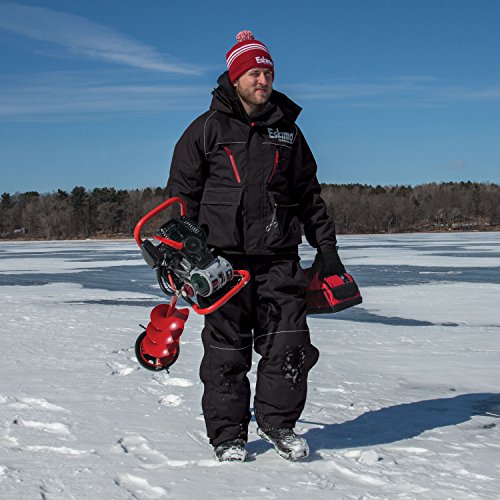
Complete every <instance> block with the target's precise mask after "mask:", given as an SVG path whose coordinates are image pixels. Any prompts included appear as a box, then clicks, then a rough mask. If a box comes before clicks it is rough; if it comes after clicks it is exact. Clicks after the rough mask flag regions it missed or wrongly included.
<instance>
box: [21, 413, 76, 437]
mask: <svg viewBox="0 0 500 500" xmlns="http://www.w3.org/2000/svg"><path fill="white" fill-rule="evenodd" d="M12 423H13V424H15V425H18V426H20V427H27V428H30V429H35V430H39V431H42V432H47V433H48V434H55V435H57V436H63V437H66V436H70V435H71V433H70V431H69V428H68V426H67V425H66V424H63V423H61V422H37V421H36V420H25V419H24V418H21V417H17V418H15V419H14V420H13V422H12Z"/></svg>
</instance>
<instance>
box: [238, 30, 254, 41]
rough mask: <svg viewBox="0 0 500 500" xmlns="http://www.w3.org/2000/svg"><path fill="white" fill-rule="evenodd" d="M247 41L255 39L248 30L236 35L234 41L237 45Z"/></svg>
mask: <svg viewBox="0 0 500 500" xmlns="http://www.w3.org/2000/svg"><path fill="white" fill-rule="evenodd" d="M247 40H255V37H254V36H253V33H252V32H251V31H250V30H243V31H240V32H239V33H238V34H237V35H236V41H237V42H238V43H241V42H245V41H247Z"/></svg>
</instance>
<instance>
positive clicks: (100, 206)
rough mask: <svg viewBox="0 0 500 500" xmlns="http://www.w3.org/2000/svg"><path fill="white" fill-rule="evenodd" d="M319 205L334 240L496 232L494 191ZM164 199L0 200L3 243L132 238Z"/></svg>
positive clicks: (341, 197)
mask: <svg viewBox="0 0 500 500" xmlns="http://www.w3.org/2000/svg"><path fill="white" fill-rule="evenodd" d="M322 197H323V199H324V200H325V203H326V205H327V208H328V212H329V213H330V214H331V215H332V216H333V217H334V218H335V222H336V226H337V232H338V233H339V234H349V233H351V234H352V233H391V232H419V231H448V230H462V231H464V230H482V231H484V230H500V186H499V185H498V184H492V183H476V182H470V181H469V182H459V183H456V182H446V183H440V184H438V183H429V184H421V185H418V186H413V187H412V186H369V185H364V184H322ZM165 199H166V190H165V189H164V188H159V187H158V188H145V189H131V190H124V189H115V188H112V187H111V188H109V187H104V188H95V189H92V190H89V189H86V188H84V187H82V186H76V187H74V188H73V189H72V190H71V191H69V192H68V191H63V190H61V189H58V190H57V191H55V192H52V193H44V194H40V193H38V192H36V191H28V192H25V193H15V194H10V193H3V194H2V195H1V198H0V237H1V238H4V239H12V238H23V239H48V240H49V239H50V240H52V239H78V238H99V237H103V238H104V237H130V236H132V234H133V230H134V227H135V225H136V223H137V221H138V220H139V219H140V218H141V217H142V216H143V215H144V214H146V213H147V212H148V211H149V210H151V209H152V208H153V207H155V206H157V205H159V204H160V203H161V202H162V201H164V200H165ZM152 227H153V226H152ZM146 229H147V228H146Z"/></svg>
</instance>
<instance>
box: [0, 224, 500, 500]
mask: <svg viewBox="0 0 500 500" xmlns="http://www.w3.org/2000/svg"><path fill="white" fill-rule="evenodd" d="M340 247H341V250H340V252H341V256H342V258H343V260H344V262H345V264H346V267H347V268H348V270H350V271H352V272H353V274H354V276H355V277H356V280H357V281H358V284H359V285H360V287H361V291H362V293H363V297H364V302H363V304H361V305H360V306H357V307H356V308H352V309H349V310H346V311H343V312H341V313H338V314H336V315H323V316H312V317H310V319H309V325H310V328H311V336H312V339H313V343H314V344H315V345H316V346H317V347H318V348H319V349H320V351H321V356H320V360H319V362H318V364H317V365H316V367H315V368H314V369H313V370H312V372H311V376H310V385H309V397H308V402H307V405H306V408H305V410H304V413H303V415H302V418H301V420H300V421H299V422H298V426H297V429H296V430H297V432H298V433H299V434H301V435H303V436H304V437H306V438H307V439H308V442H309V444H310V448H311V455H310V457H309V458H308V459H306V460H305V461H304V462H300V463H296V464H295V463H289V462H286V461H284V460H283V459H281V458H280V457H279V456H278V455H277V454H276V453H275V451H274V450H273V449H272V448H271V446H270V445H269V444H268V443H265V442H264V441H262V440H261V439H259V438H258V436H257V435H256V425H255V422H254V421H252V422H251V427H250V442H249V444H248V451H249V461H248V462H247V463H245V464H220V463H217V462H216V461H215V460H214V459H213V454H212V449H211V447H210V445H209V444H208V442H207V439H206V437H205V429H204V423H203V419H202V418H201V408H200V399H201V392H202V388H201V385H200V382H199V380H198V368H199V362H200V359H201V356H202V346H201V341H200V332H201V329H202V325H203V320H202V318H201V317H200V316H197V315H196V314H194V313H191V315H190V318H189V320H188V323H187V328H186V330H185V332H184V334H183V336H182V338H181V340H182V342H181V343H182V349H181V355H180V357H179V360H178V361H177V363H176V364H175V365H174V366H173V367H172V370H171V374H168V373H166V372H161V373H152V372H148V371H146V370H144V369H142V368H140V367H139V365H138V363H137V361H136V360H135V355H134V347H133V346H134V342H135V338H136V337H137V335H138V334H139V333H140V331H141V328H140V327H139V326H138V324H139V323H143V324H145V323H147V321H148V317H149V311H150V308H151V307H152V306H154V305H155V304H157V303H158V302H159V301H161V300H163V299H162V295H161V292H160V291H159V290H158V287H157V286H156V285H155V276H154V273H153V272H152V271H151V270H150V269H149V268H148V267H147V266H146V265H145V264H143V261H142V259H141V256H140V253H139V251H138V249H137V247H136V246H135V243H134V242H132V241H84V242H28V243H25V242H15V243H0V294H1V300H0V319H1V321H2V344H1V346H2V347H1V359H2V362H1V364H0V498H2V499H3V498H6V499H11V498H16V499H32V498H45V499H48V500H49V499H60V498H76V499H87V498H110V499H129V498H138V499H143V498H144V499H149V498H176V499H181V500H183V499H186V500H187V499H189V500H191V499H197V498H203V499H210V498H213V499H216V498H217V499H219V498H255V499H257V498H258V499H259V500H260V499H271V498H273V499H276V498H308V499H318V500H319V499H325V498H422V499H424V498H425V499H427V498H485V499H491V498H498V491H500V479H498V478H499V477H500V465H498V455H499V453H500V432H499V427H500V425H499V424H500V421H499V420H498V417H500V390H499V380H500V363H499V351H500V340H499V339H500V337H499V335H500V309H499V307H498V297H499V296H500V293H499V292H500V234H499V233H456V234H418V235H416V234H413V235H390V236H388V235H376V236H349V237H341V238H340ZM301 256H302V258H303V260H302V264H303V266H304V267H307V266H308V265H310V263H311V262H312V259H313V257H314V251H313V250H312V249H311V248H310V247H308V246H307V245H305V244H303V245H301ZM255 361H257V356H256V357H255ZM255 366H256V365H255V364H254V369H253V370H252V372H251V374H250V378H251V382H252V385H253V384H254V383H255Z"/></svg>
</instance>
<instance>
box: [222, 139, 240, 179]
mask: <svg viewBox="0 0 500 500" xmlns="http://www.w3.org/2000/svg"><path fill="white" fill-rule="evenodd" d="M224 151H225V152H226V153H227V155H228V156H229V160H230V161H231V166H232V167H233V171H234V175H235V177H236V180H237V181H238V184H241V178H240V173H239V172H238V167H237V166H236V162H235V161H234V156H233V153H232V152H231V150H230V149H229V148H228V147H227V146H224Z"/></svg>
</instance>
